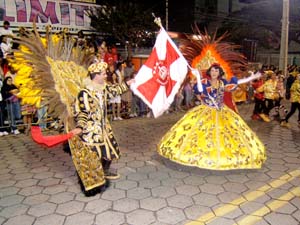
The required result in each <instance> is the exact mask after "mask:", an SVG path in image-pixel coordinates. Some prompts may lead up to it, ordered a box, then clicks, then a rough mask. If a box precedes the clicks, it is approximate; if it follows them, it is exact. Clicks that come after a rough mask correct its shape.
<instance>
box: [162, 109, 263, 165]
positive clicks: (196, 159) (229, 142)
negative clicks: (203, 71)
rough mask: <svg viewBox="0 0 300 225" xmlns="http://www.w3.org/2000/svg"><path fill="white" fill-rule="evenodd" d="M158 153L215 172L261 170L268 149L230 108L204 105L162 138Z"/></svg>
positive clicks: (192, 111)
mask: <svg viewBox="0 0 300 225" xmlns="http://www.w3.org/2000/svg"><path fill="white" fill-rule="evenodd" d="M158 153H159V154H160V155H162V156H163V157H165V158H168V159H170V160H172V161H175V162H177V163H180V164H183V165H187V166H197V167H200V168H205V169H212V170H231V169H255V168H261V166H262V164H263V163H264V161H265V160H266V154H265V146H264V145H263V143H262V142H261V141H260V140H259V138H258V137H257V136H256V134H255V133H254V132H253V131H252V130H251V129H250V128H249V127H248V125H247V124H246V123H245V122H244V121H243V119H242V118H241V117H240V116H239V115H238V114H236V113H235V112H233V111H232V110H231V109H229V108H228V107H226V106H224V107H223V108H222V109H220V110H217V109H215V108H212V107H208V106H206V105H200V106H197V107H195V108H193V109H192V110H190V111H189V112H187V114H186V115H185V116H184V117H183V118H181V119H180V120H179V121H178V122H177V123H176V124H175V125H174V126H173V127H172V128H171V129H170V130H169V131H168V132H167V133H166V134H165V136H164V137H163V138H162V140H161V141H160V143H159V145H158Z"/></svg>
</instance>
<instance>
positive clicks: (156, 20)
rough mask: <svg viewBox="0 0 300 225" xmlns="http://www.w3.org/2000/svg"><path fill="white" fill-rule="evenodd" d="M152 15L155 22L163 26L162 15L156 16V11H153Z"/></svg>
mask: <svg viewBox="0 0 300 225" xmlns="http://www.w3.org/2000/svg"><path fill="white" fill-rule="evenodd" d="M152 16H153V17H154V23H156V24H157V25H158V26H159V27H162V24H161V19H160V17H156V16H155V14H154V13H152Z"/></svg>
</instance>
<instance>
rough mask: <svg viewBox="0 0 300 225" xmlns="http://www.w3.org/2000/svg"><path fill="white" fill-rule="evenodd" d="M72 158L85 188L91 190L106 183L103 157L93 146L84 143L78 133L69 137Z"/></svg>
mask: <svg viewBox="0 0 300 225" xmlns="http://www.w3.org/2000/svg"><path fill="white" fill-rule="evenodd" d="M69 145H70V149H71V153H72V160H73V163H74V165H75V168H76V171H77V173H78V175H79V177H80V179H81V181H82V184H83V186H84V189H85V190H86V191H90V190H92V189H94V188H98V187H101V186H102V185H103V184H105V182H106V181H105V177H104V172H103V168H102V164H101V158H100V156H99V155H98V154H97V152H96V151H93V149H92V146H88V145H84V144H83V142H82V141H81V140H80V138H79V137H78V136H77V135H74V136H73V137H72V138H71V139H69Z"/></svg>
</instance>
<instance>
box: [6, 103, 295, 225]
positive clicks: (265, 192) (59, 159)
mask: <svg viewBox="0 0 300 225" xmlns="http://www.w3.org/2000/svg"><path fill="white" fill-rule="evenodd" d="M252 108H253V105H252V104H249V105H241V106H239V109H240V113H241V115H242V116H243V118H244V119H245V120H246V121H247V123H248V124H249V126H250V127H251V128H252V129H253V130H255V131H256V132H257V134H258V136H259V137H260V138H261V140H262V141H263V142H264V143H265V144H266V147H267V156H268V159H267V161H266V163H265V164H264V166H263V168H262V169H260V170H235V171H209V170H203V169H199V168H194V167H186V166H181V165H177V164H175V163H172V162H170V161H168V160H166V159H163V158H162V157H160V156H158V155H157V153H156V151H155V149H156V144H157V143H158V141H159V140H160V138H161V137H162V136H163V134H164V133H165V132H166V131H167V130H168V129H169V128H170V127H171V126H172V124H174V123H175V122H176V121H177V120H178V119H179V118H180V117H181V116H182V115H183V113H178V114H175V113H173V114H167V115H164V116H162V117H160V118H158V119H153V118H135V119H130V120H123V121H116V122H113V128H114V131H115V134H116V137H117V139H118V141H119V144H120V147H121V151H122V158H121V159H120V160H119V161H118V162H116V163H114V164H113V168H115V169H118V171H119V172H120V173H121V175H122V177H121V179H119V180H117V181H114V182H112V184H111V186H110V187H109V189H107V190H106V191H105V192H104V193H103V194H98V195H96V196H94V197H89V198H87V197H84V195H83V194H82V193H81V191H80V188H79V185H78V183H77V178H76V176H75V170H74V167H73V164H72V161H71V159H70V156H69V155H68V154H66V153H64V152H63V151H62V147H61V146H57V147H54V148H51V149H47V148H43V147H41V146H39V145H37V144H35V143H34V142H32V141H31V140H30V138H29V137H28V136H25V135H24V134H21V135H18V136H15V135H11V136H7V137H0V174H1V176H0V224H5V225H13V224H14V225H27V224H34V225H60V224H66V225H71V224H74V225H75V224H77V225H89V224H91V225H109V224H112V225H118V224H123V225H125V224H126V225H127V224H128V225H144V224H152V225H183V224H188V225H201V224H209V225H233V224H238V225H249V224H256V225H267V224H271V225H283V224H287V225H298V224H300V198H299V196H300V161H299V160H300V139H299V133H300V128H298V127H297V124H296V115H294V116H293V118H292V119H291V123H292V127H291V128H290V129H287V128H282V127H280V126H279V124H278V122H275V121H273V122H271V123H263V122H260V121H251V120H250V114H251V112H252Z"/></svg>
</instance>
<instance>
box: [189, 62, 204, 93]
mask: <svg viewBox="0 0 300 225" xmlns="http://www.w3.org/2000/svg"><path fill="white" fill-rule="evenodd" d="M191 71H192V74H194V75H195V76H196V78H197V88H198V91H199V92H203V87H202V82H201V74H200V73H199V70H197V69H195V68H192V69H191Z"/></svg>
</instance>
